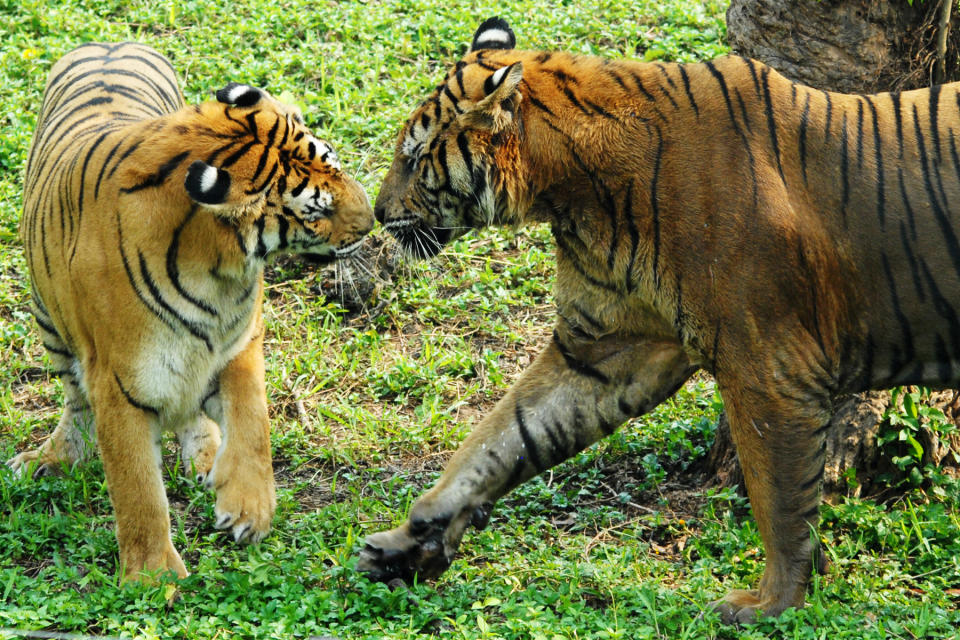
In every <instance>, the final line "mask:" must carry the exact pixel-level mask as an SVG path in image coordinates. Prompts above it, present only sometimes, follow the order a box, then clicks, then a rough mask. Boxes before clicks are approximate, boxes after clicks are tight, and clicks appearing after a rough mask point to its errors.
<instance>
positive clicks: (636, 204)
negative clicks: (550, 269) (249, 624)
mask: <svg viewBox="0 0 960 640" xmlns="http://www.w3.org/2000/svg"><path fill="white" fill-rule="evenodd" d="M514 44H515V36H514V34H513V32H512V30H511V29H510V27H509V25H508V24H507V23H506V22H504V21H503V20H499V19H491V20H489V21H487V22H484V23H483V24H482V25H481V27H480V28H479V29H478V30H477V32H476V34H475V36H474V39H473V44H472V46H471V48H470V51H469V52H468V54H467V55H466V56H465V57H464V58H463V59H462V60H460V61H459V62H457V63H456V64H455V65H454V66H453V68H451V69H450V70H449V72H448V74H447V75H446V79H445V80H444V81H443V82H442V83H441V84H440V86H439V87H438V88H437V90H436V91H434V92H433V93H432V94H431V95H430V96H429V97H428V98H427V99H426V101H425V102H423V104H422V105H420V106H419V107H418V108H417V109H416V110H414V111H413V113H412V115H411V116H410V118H409V120H407V122H406V124H405V125H404V126H403V128H402V130H401V132H400V134H399V138H398V141H397V145H396V151H395V156H394V159H393V164H392V166H391V167H390V170H389V172H388V173H387V175H386V177H385V179H384V182H383V186H382V187H381V190H380V194H379V197H378V198H377V202H376V205H375V207H374V213H375V215H376V216H377V219H378V220H380V221H381V222H382V223H383V225H384V226H385V227H386V228H387V229H388V230H389V231H391V232H392V233H393V234H394V235H395V236H396V237H397V238H398V239H399V240H400V241H401V242H402V243H403V244H405V245H406V246H407V247H408V248H409V250H410V251H411V252H413V253H414V254H416V255H421V256H430V255H433V254H435V253H437V252H438V251H439V250H440V249H441V247H442V245H444V244H445V243H446V242H448V241H449V240H450V239H451V238H454V237H456V236H458V235H460V234H462V233H464V232H466V231H467V230H468V229H471V228H478V227H484V226H488V225H523V224H532V223H541V222H542V223H547V224H549V225H550V227H551V229H552V232H553V237H554V238H555V240H556V260H557V272H556V285H555V293H554V295H555V302H556V308H557V319H556V325H555V332H554V334H553V339H552V341H551V342H550V344H549V345H547V347H546V349H545V350H544V351H543V352H542V353H541V354H540V355H539V357H538V358H537V359H536V360H535V362H534V363H533V364H532V365H531V366H530V367H529V368H528V369H527V370H526V371H525V372H524V373H523V375H522V376H521V377H520V378H519V380H518V381H517V382H516V383H515V385H514V386H513V387H512V389H511V390H510V391H509V392H508V393H507V394H506V396H505V397H504V398H503V399H502V400H501V401H500V403H499V404H498V405H497V406H496V407H495V408H494V409H493V410H492V412H491V413H490V414H489V415H488V416H486V417H485V419H484V420H483V421H482V422H480V423H479V425H478V426H477V427H476V428H475V429H474V430H473V432H472V433H471V434H470V435H469V436H468V437H467V439H466V440H465V441H464V442H463V444H462V445H461V447H460V448H459V450H458V451H457V452H456V454H455V455H454V457H453V458H452V459H451V460H450V462H449V463H448V465H447V466H446V469H445V471H444V473H443V475H442V476H441V478H440V479H439V481H438V482H437V484H436V485H435V486H434V487H433V488H432V489H431V490H429V491H428V492H427V493H426V494H424V495H423V496H422V497H420V498H419V499H418V500H417V501H416V502H415V504H414V505H413V506H412V508H411V509H410V513H409V518H408V520H407V521H406V522H404V523H403V524H402V525H401V526H399V527H398V528H395V529H392V530H390V531H385V532H380V533H376V534H373V535H371V536H369V537H368V538H367V541H366V548H365V549H364V550H363V551H362V552H361V558H360V561H359V564H358V567H359V569H361V570H363V571H366V572H368V573H369V574H370V575H371V576H373V577H374V578H379V579H391V578H394V577H402V578H405V579H409V578H410V577H411V576H413V575H414V574H415V573H418V574H419V575H420V577H421V578H425V577H432V576H436V575H438V574H440V573H441V572H442V571H444V570H445V569H446V568H447V567H448V566H449V564H450V562H451V559H452V558H453V557H454V554H455V552H456V550H457V547H458V546H459V544H460V542H461V538H462V536H463V534H464V530H465V529H466V528H467V526H468V525H470V524H472V525H475V526H478V527H482V526H484V525H485V524H486V522H487V519H488V517H489V514H490V510H491V508H492V505H493V504H494V503H495V502H496V501H497V500H498V499H499V498H500V497H501V496H503V495H504V494H505V493H507V492H508V491H509V490H510V489H511V488H513V487H516V486H517V485H518V484H520V483H521V482H523V481H524V480H526V479H528V478H530V477H532V476H534V475H536V474H538V473H540V472H542V471H544V470H545V469H548V468H550V467H552V466H554V465H556V464H558V463H559V462H561V461H563V460H566V459H567V458H569V457H571V456H572V455H574V454H575V453H577V452H578V451H580V450H582V449H583V448H584V447H586V446H588V445H590V444H591V443H593V442H595V441H597V440H599V439H600V438H603V437H604V436H606V435H608V434H610V433H611V432H613V431H614V430H615V429H617V427H618V426H619V425H621V424H623V423H624V422H625V421H627V420H628V419H630V418H633V417H636V416H639V415H642V414H644V413H646V412H647V411H649V410H650V409H652V408H653V407H655V406H656V405H657V404H658V403H660V402H662V401H663V400H665V399H667V398H669V397H670V396H671V395H672V394H673V393H674V392H675V391H676V390H677V389H678V388H679V387H680V386H681V385H683V384H684V383H685V381H686V380H687V379H688V378H689V377H690V376H691V375H692V374H693V373H694V372H695V371H697V370H700V369H703V370H705V371H707V372H709V373H710V374H712V375H713V376H714V377H715V379H716V381H717V384H718V388H719V390H720V392H721V394H722V397H723V400H724V403H725V407H726V411H727V412H728V416H729V418H730V424H731V429H732V432H733V439H734V442H735V444H736V447H737V450H738V453H739V458H740V462H741V464H742V465H743V470H744V476H745V478H746V486H747V490H748V494H749V498H750V502H751V504H752V507H753V513H754V515H755V517H756V520H757V523H758V525H759V531H760V534H761V537H762V539H763V544H764V549H765V551H766V556H767V563H766V567H765V571H764V574H763V577H762V579H761V580H760V584H759V586H758V588H756V589H755V590H749V591H746V590H741V591H733V592H732V593H730V594H729V595H727V596H726V597H724V598H723V599H722V600H719V601H717V602H716V603H714V606H715V608H716V609H718V610H719V611H720V612H721V614H722V617H723V618H724V619H725V620H728V621H740V620H750V619H753V618H754V617H755V616H756V615H758V614H760V613H763V614H766V615H771V616H775V615H778V614H779V613H781V612H782V611H783V610H784V609H786V608H788V607H791V606H795V607H800V606H802V605H803V603H804V598H805V592H806V588H807V585H808V582H809V579H810V576H811V573H812V570H813V569H817V570H823V568H824V556H823V554H822V553H821V551H820V549H819V547H818V544H817V536H816V529H817V524H818V520H819V504H820V492H821V484H822V479H823V472H824V453H825V444H824V443H825V434H826V430H827V425H828V420H829V418H830V416H831V413H832V407H833V400H834V398H836V397H837V396H838V394H843V393H849V392H855V391H860V390H865V389H876V388H885V387H890V386H893V385H903V384H923V385H928V386H939V387H942V386H948V387H949V386H951V385H955V384H956V383H957V381H958V377H960V217H957V214H954V213H952V210H954V209H956V208H957V207H958V206H960V151H958V146H960V111H958V108H960V84H951V85H946V86H943V87H933V88H930V89H924V90H918V91H910V92H904V93H887V94H878V95H863V96H861V95H842V94H837V93H827V92H824V91H818V90H814V89H811V88H808V87H804V86H800V85H797V84H794V83H792V82H790V81H789V80H787V79H786V78H784V77H783V76H781V75H779V74H778V73H777V72H776V71H774V70H773V69H771V68H769V67H767V66H765V65H763V64H761V63H759V62H756V61H753V60H748V59H744V58H739V57H725V58H720V59H717V60H714V61H711V62H705V63H701V64H685V65H681V64H661V63H656V62H654V63H641V62H634V61H630V60H607V59H602V58H600V57H593V56H580V55H570V54H567V53H550V52H540V51H518V50H514Z"/></svg>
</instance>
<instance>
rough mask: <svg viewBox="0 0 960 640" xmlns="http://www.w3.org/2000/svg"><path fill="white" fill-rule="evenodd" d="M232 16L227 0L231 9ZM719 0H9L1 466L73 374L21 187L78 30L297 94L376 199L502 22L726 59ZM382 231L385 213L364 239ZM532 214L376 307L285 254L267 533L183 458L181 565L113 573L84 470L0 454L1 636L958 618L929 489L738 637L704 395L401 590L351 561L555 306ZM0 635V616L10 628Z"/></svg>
mask: <svg viewBox="0 0 960 640" xmlns="http://www.w3.org/2000/svg"><path fill="white" fill-rule="evenodd" d="M228 7H229V8H228ZM725 8H726V7H725V3H724V2H720V1H716V2H709V1H708V2H695V1H693V0H675V1H674V2H670V3H664V2H654V1H653V0H639V1H637V2H632V3H623V2H566V1H563V2H546V1H545V0H524V1H520V0H508V1H507V2H500V3H496V4H494V3H490V2H483V3H476V4H474V5H473V6H472V7H470V8H468V7H467V6H466V5H459V6H458V5H456V4H451V3H443V2H438V1H436V0H411V1H406V0H392V1H391V0H385V1H377V2H374V1H370V2H333V1H326V2H324V1H321V2H305V1H304V0H287V1H285V2H282V3H276V2H263V1H262V0H251V1H249V2H245V3H229V4H228V3H222V2H214V1H212V0H191V1H187V2H165V3H157V2H145V1H135V2H119V1H115V0H101V1H89V2H56V1H54V2H51V1H49V0H44V1H43V2H41V1H40V0H0V32H2V33H3V34H4V37H3V38H2V40H0V87H2V91H0V456H2V457H3V458H4V459H5V458H7V457H9V456H11V455H13V454H14V453H15V452H16V451H19V450H22V449H23V448H25V447H28V446H33V445H35V444H36V443H37V442H39V441H40V439H42V437H44V436H45V435H46V434H47V433H48V432H49V431H50V430H51V429H52V428H53V426H54V424H55V423H56V420H57V416H58V412H59V403H60V398H61V388H60V385H59V383H58V382H57V381H56V380H55V379H50V378H49V377H48V375H47V374H46V373H45V370H46V367H47V364H48V361H47V359H46V356H45V355H44V354H43V350H42V347H41V345H40V344H39V341H38V337H37V333H36V330H35V327H34V325H33V321H32V319H31V318H30V317H29V314H28V312H27V290H28V285H27V279H26V270H25V265H24V260H23V255H22V250H21V248H20V246H19V244H18V241H17V238H16V233H17V226H18V219H19V209H20V195H19V194H20V188H21V187H20V180H21V172H22V166H23V162H24V157H25V154H26V149H27V147H28V144H29V140H30V136H31V133H32V130H33V126H34V122H35V114H36V112H37V109H38V105H39V102H40V96H41V92H42V87H43V82H44V79H45V76H46V73H47V71H48V69H49V67H50V65H51V64H52V63H53V62H54V61H55V60H56V59H57V58H58V57H59V56H60V55H62V54H63V53H65V52H66V51H68V50H69V49H71V48H72V47H74V46H75V45H77V44H79V43H81V42H84V41H88V40H120V39H136V40H140V41H143V42H146V43H148V44H150V45H152V46H154V47H156V48H157V49H159V50H160V51H162V52H163V53H165V54H166V55H168V56H169V57H170V58H171V59H172V60H173V62H174V65H175V67H176V68H177V69H178V70H179V71H180V74H181V78H182V79H183V83H184V91H185V94H186V96H187V98H188V100H191V101H194V100H200V99H203V98H205V97H206V96H208V95H209V93H210V91H211V90H212V89H215V88H217V87H218V86H222V85H223V84H225V83H226V82H227V81H228V80H238V81H244V82H249V83H252V84H256V85H260V86H263V87H265V88H267V89H268V90H270V91H271V92H272V93H274V94H275V95H281V94H283V95H285V96H290V97H291V98H292V99H295V100H296V101H297V102H298V103H299V104H300V105H301V106H302V108H303V110H304V113H305V116H306V120H307V122H308V124H309V125H310V126H312V127H313V128H314V129H315V131H316V132H317V133H318V134H319V135H321V136H322V137H325V138H327V139H329V140H330V141H331V142H332V143H333V144H334V145H335V146H336V147H337V149H338V152H339V153H340V155H341V157H342V158H343V161H344V165H345V167H347V168H348V169H349V170H350V171H351V172H352V173H354V174H355V175H356V176H357V177H358V179H359V180H360V181H361V183H362V184H363V185H364V187H365V188H366V189H367V191H368V193H369V195H370V197H371V199H373V198H374V197H375V196H376V191H377V188H378V183H379V179H380V178H381V177H382V175H383V173H384V172H385V170H386V167H387V166H388V164H389V161H390V154H391V151H392V148H393V137H394V135H395V132H396V130H397V129H398V127H399V126H400V124H401V123H402V121H403V119H404V118H405V116H406V114H407V113H408V111H409V110H410V109H411V108H412V107H413V106H414V105H415V104H417V103H418V102H419V100H420V99H421V98H422V96H423V95H424V94H425V93H426V92H427V91H428V90H430V89H431V88H432V87H433V86H435V84H436V83H437V82H438V79H439V78H440V77H441V76H442V73H443V71H444V70H445V69H446V67H447V66H448V65H449V64H450V63H452V62H453V61H454V60H455V59H456V58H457V57H458V56H459V55H460V54H462V53H463V52H464V50H465V48H466V43H467V42H468V41H469V39H470V37H471V36H472V33H473V29H474V28H475V26H476V25H477V24H478V23H479V22H480V21H481V20H482V19H483V18H485V17H487V16H490V15H502V16H504V17H506V18H507V19H508V20H510V22H511V23H512V24H513V26H514V28H515V30H516V31H517V35H518V40H519V43H520V46H524V47H530V48H557V49H566V50H571V51H576V52H585V53H598V54H602V55H605V56H609V57H622V56H631V57H638V58H646V59H651V60H652V59H664V60H682V61H693V60H698V59H706V58H710V57H713V56H715V55H717V54H720V53H723V52H724V51H725V45H724V44H723V41H724V33H725V32H724V24H723V12H724V10H725ZM375 234H379V231H377V232H375ZM551 251H552V249H551V240H550V236H549V233H548V232H547V231H546V230H545V229H528V230H524V231H522V232H506V231H504V232H485V233H481V234H471V235H468V236H466V237H464V238H462V239H460V240H458V241H457V242H455V243H454V244H453V245H452V246H451V247H449V248H448V249H447V250H445V252H444V253H443V254H442V255H441V256H440V257H439V258H438V259H437V260H435V261H433V262H430V263H426V264H412V265H406V266H403V267H401V268H400V270H399V271H398V272H397V273H396V275H395V278H394V283H393V285H392V286H389V287H384V288H381V289H380V290H378V291H377V292H376V293H375V294H374V295H373V296H372V298H371V300H370V301H368V303H367V308H366V309H365V310H361V311H359V312H357V311H348V310H347V309H345V308H344V307H343V306H341V305H340V304H339V303H337V302H336V300H335V299H334V297H333V296H330V297H328V296H327V295H325V294H324V293H323V292H324V291H329V284H330V283H329V281H328V280H327V279H326V278H327V276H326V275H325V274H324V273H317V272H315V271H314V270H312V268H309V267H304V266H302V265H300V264H299V263H296V262H288V261H284V262H283V263H282V264H281V265H279V266H278V267H276V268H274V269H272V270H271V271H270V281H271V282H270V285H269V293H268V297H267V300H266V303H265V318H266V322H267V329H268V334H267V368H268V373H267V391H268V395H269V398H270V404H271V414H272V423H273V445H274V457H275V470H276V474H277V480H278V494H279V495H278V498H279V500H278V503H279V508H278V513H277V517H276V519H275V521H274V525H275V529H274V532H273V533H272V534H271V535H270V536H269V537H268V538H267V539H266V540H265V541H264V542H262V543H261V544H260V545H258V546H255V547H242V548H238V547H236V546H234V545H233V544H231V543H230V542H229V540H228V539H227V538H226V536H224V535H223V534H222V533H219V532H217V531H215V530H214V529H213V517H212V516H213V501H212V496H210V495H209V494H207V493H206V492H204V491H202V490H200V489H198V488H196V487H194V486H192V485H191V484H189V483H188V482H186V481H185V480H184V479H183V478H182V477H180V476H179V475H178V474H177V473H176V471H175V470H173V469H172V467H173V466H174V461H175V458H174V456H173V454H172V453H171V454H170V455H168V458H167V460H168V463H169V466H170V467H171V469H170V473H169V474H168V478H169V479H168V483H167V489H168V494H169V496H170V501H171V505H172V509H171V511H172V519H173V525H174V539H175V544H176V545H177V547H178V549H180V551H181V553H182V555H183V557H184V560H185V561H186V563H187V565H188V567H189V568H190V569H191V571H192V572H193V575H192V576H191V577H190V578H188V579H187V580H185V581H184V582H183V583H181V585H180V599H179V600H178V601H176V602H169V600H168V596H169V595H170V592H169V590H168V586H167V585H165V584H161V585H159V586H140V585H130V586H119V584H118V576H117V550H116V541H115V539H114V536H113V530H112V528H113V516H112V511H111V508H110V504H109V500H108V498H107V494H106V488H105V485H104V480H103V471H102V468H101V466H100V464H99V462H98V461H92V462H91V463H90V464H87V465H85V466H83V467H80V468H76V469H73V470H71V471H69V472H68V473H67V474H66V475H65V476H64V477H57V478H43V479H40V480H37V481H14V480H13V479H12V478H11V477H10V475H9V474H7V473H3V472H0V628H20V629H45V630H52V631H61V632H73V633H93V634H102V635H113V636H123V637H140V638H164V639H168V638H190V639H194V638H253V637H256V638H305V637H309V636H311V635H324V634H332V635H335V636H337V637H339V638H341V639H342V640H347V639H354V638H398V639H399V638H404V639H406V638H417V637H422V638H428V637H442V638H471V639H472V638H505V639H507V638H511V639H512V638H524V639H526V638H531V639H538V640H539V639H544V640H554V639H555V638H564V639H567V638H569V639H585V638H597V639H599V638H624V639H630V640H632V639H636V638H739V637H745V638H764V637H781V636H782V637H790V638H830V639H831V640H832V639H835V638H858V639H859V638H921V637H930V638H944V637H951V636H952V635H955V634H956V629H957V628H958V626H960V612H958V606H957V605H958V602H960V591H958V589H960V560H958V558H960V516H958V511H957V506H956V505H957V503H958V501H960V497H958V490H957V488H956V486H954V485H950V484H944V485H943V486H942V488H943V491H942V493H943V495H942V496H940V497H936V496H933V497H928V496H927V495H926V494H924V493H922V492H920V491H919V490H914V491H913V492H911V493H908V494H907V495H906V496H905V497H904V498H902V499H901V500H899V501H897V502H894V503H891V504H886V505H880V504H875V503H873V502H870V501H860V500H846V501H842V502H840V503H839V504H837V505H835V506H827V507H825V508H824V526H823V530H822V536H823V538H824V539H825V540H826V541H827V543H828V548H829V555H830V557H831V560H832V563H833V564H832V568H831V569H830V571H829V573H828V574H827V575H826V576H824V577H822V578H819V579H817V580H816V581H815V584H814V585H813V587H812V588H811V591H810V594H809V596H808V603H809V605H808V606H807V608H805V609H803V610H800V611H790V612H787V613H786V614H784V615H783V616H782V617H781V618H780V619H779V620H764V621H762V622H760V623H758V624H756V625H753V626H749V627H746V628H743V629H740V630H736V629H734V628H731V627H725V626H723V625H721V624H720V623H719V621H718V620H717V618H716V616H715V615H714V614H712V613H709V612H706V613H705V614H704V615H703V616H702V617H700V614H701V613H702V612H704V610H705V609H706V607H707V604H708V602H709V601H710V600H712V599H714V598H717V597H719V596H720V595H722V594H723V592H724V591H726V590H727V589H730V588H737V587H745V586H753V585H754V584H755V583H756V581H757V580H758V578H759V576H760V573H761V571H762V549H761V545H760V540H759V536H758V533H757V530H756V526H755V524H754V522H753V520H752V519H751V518H750V517H749V512H748V508H747V505H746V503H745V501H744V500H743V499H742V498H740V497H738V496H737V495H736V494H735V493H734V492H731V491H721V492H717V491H710V490H706V489H704V488H703V487H701V486H692V485H691V484H690V477H691V476H690V475H689V474H688V473H686V472H687V471H688V470H689V469H690V468H691V467H695V466H696V464H697V462H698V461H699V460H701V459H702V457H703V455H704V452H705V451H706V450H707V448H708V447H709V444H710V441H711V439H712V435H713V431H714V428H715V423H716V419H717V415H718V412H719V410H720V404H719V400H718V399H717V398H716V397H715V394H714V390H713V385H712V382H711V381H710V380H709V379H707V378H698V379H697V380H696V381H695V382H694V383H692V384H691V385H689V386H688V387H687V388H685V389H684V390H682V391H681V392H680V393H679V394H678V395H677V397H676V398H675V399H674V400H673V401H671V402H669V403H665V404H664V405H663V406H661V407H659V408H658V409H657V410H656V411H655V412H654V413H652V414H651V415H649V416H647V417H645V418H644V419H643V420H640V421H636V422H635V423H634V424H632V425H630V426H629V427H626V428H624V429H622V430H621V431H619V432H618V433H617V434H615V435H614V436H612V437H610V438H609V439H608V440H606V441H605V442H603V443H600V444H599V445H598V446H595V447H593V448H591V449H590V450H588V451H586V452H584V453H582V454H580V455H578V456H576V457H575V458H574V459H573V460H571V461H569V462H568V463H565V464H563V465H561V466H560V467H557V468H556V469H554V470H553V471H552V472H548V473H546V474H544V475H543V476H542V477H540V478H537V479H535V480H534V481H531V482H529V483H527V484H526V485H524V486H523V487H521V488H520V489H518V490H517V491H516V492H514V494H513V495H511V496H510V497H509V498H507V499H506V500H504V501H503V503H502V504H501V505H500V508H499V509H498V511H497V512H496V513H495V515H494V518H493V521H492V523H491V526H490V527H489V528H488V529H486V530H484V531H482V532H471V533H469V534H468V535H467V538H466V540H465V543H464V545H463V547H462V554H461V555H460V556H459V558H458V559H457V560H456V561H455V562H454V564H453V566H452V567H451V569H450V570H449V571H448V572H447V573H446V574H445V575H444V576H443V577H442V578H440V579H439V580H437V581H436V582H434V583H431V584H424V585H414V586H413V587H411V588H410V589H408V590H403V589H400V590H395V591H391V590H390V589H388V588H387V587H386V586H384V585H380V584H372V583H369V582H368V581H366V580H365V579H363V578H362V577H359V576H357V575H356V574H355V573H354V572H353V570H352V565H353V562H354V560H353V558H354V553H355V552H356V550H357V549H358V547H359V545H360V541H361V540H362V538H363V536H364V535H366V534H367V533H369V532H372V531H376V530H379V529H382V528H385V527H388V526H392V525H393V524H395V523H397V522H399V521H400V520H401V519H402V518H403V516H404V514H405V512H406V510H407V509H408V507H409V505H410V503H411V502H412V500H413V499H414V498H415V497H416V496H417V495H418V493H419V492H420V491H421V490H422V489H423V488H424V487H425V486H426V485H428V484H429V483H430V482H432V481H433V480H434V479H435V478H436V476H437V473H438V472H439V470H440V469H441V468H442V466H443V463H444V461H445V460H446V459H447V458H448V456H449V454H450V452H451V451H452V450H453V449H455V448H456V446H457V443H458V442H459V441H460V439H461V438H462V437H463V436H464V434H465V433H466V431H467V430H468V429H469V427H470V425H471V424H473V423H474V422H475V421H476V420H477V419H478V417H479V416H482V415H483V413H484V412H485V411H487V410H489V408H490V407H491V406H492V405H493V403H494V402H495V401H496V400H497V399H498V398H499V397H500V396H501V395H502V394H503V392H504V390H505V389H506V388H507V387H508V386H509V384H510V382H511V381H512V380H513V379H515V378H516V376H517V375H518V374H519V372H520V371H522V369H523V368H524V367H525V366H526V365H527V364H528V363H529V361H530V360H531V359H532V358H533V357H534V355H535V354H536V352H537V351H538V349H539V348H540V347H541V346H542V345H543V344H544V342H545V340H546V339H547V338H548V336H549V332H550V328H551V325H552V311H551V295H550V290H551V284H552V277H553V275H552V274H553V265H552V257H551ZM0 637H4V634H3V633H2V632H0Z"/></svg>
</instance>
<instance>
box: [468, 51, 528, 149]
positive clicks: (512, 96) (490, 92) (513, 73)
mask: <svg viewBox="0 0 960 640" xmlns="http://www.w3.org/2000/svg"><path fill="white" fill-rule="evenodd" d="M521 80H523V63H521V62H514V63H513V64H511V65H509V66H506V67H500V68H499V69H497V70H496V71H494V72H493V73H491V74H490V76H489V77H487V79H486V81H484V83H483V92H484V93H485V94H486V97H485V98H483V99H482V100H480V102H478V103H477V104H476V106H474V108H473V109H470V110H469V111H467V112H466V113H464V114H463V116H462V117H463V118H464V120H465V122H466V124H468V125H471V126H473V127H476V128H481V129H489V130H490V131H491V132H493V133H496V132H498V131H501V130H502V129H504V128H506V127H507V126H508V125H509V124H510V123H511V122H513V116H514V112H515V111H516V105H517V104H518V103H519V102H520V100H521V99H522V98H523V96H522V95H521V93H520V92H519V91H518V90H517V85H519V84H520V81H521Z"/></svg>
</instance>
